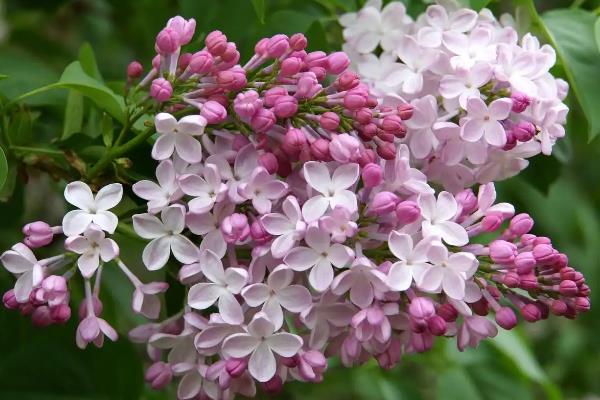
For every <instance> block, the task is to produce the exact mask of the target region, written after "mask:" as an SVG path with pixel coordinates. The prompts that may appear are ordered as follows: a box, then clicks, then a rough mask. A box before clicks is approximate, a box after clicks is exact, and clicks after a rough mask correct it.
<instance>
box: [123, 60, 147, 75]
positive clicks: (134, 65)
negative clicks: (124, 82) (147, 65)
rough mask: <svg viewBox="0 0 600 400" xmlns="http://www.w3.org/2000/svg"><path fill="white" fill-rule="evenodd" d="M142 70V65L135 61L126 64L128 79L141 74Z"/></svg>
mask: <svg viewBox="0 0 600 400" xmlns="http://www.w3.org/2000/svg"><path fill="white" fill-rule="evenodd" d="M143 72H144V67H142V64H140V63H139V62H137V61H132V62H130V63H129V65H128V66H127V77H128V78H130V79H136V78H139V77H140V76H142V73H143Z"/></svg>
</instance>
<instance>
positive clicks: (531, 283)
mask: <svg viewBox="0 0 600 400" xmlns="http://www.w3.org/2000/svg"><path fill="white" fill-rule="evenodd" d="M519 279H520V282H519V287H520V288H521V289H525V290H535V289H537V287H538V280H537V277H536V276H535V274H533V273H532V272H530V273H528V274H522V275H519Z"/></svg>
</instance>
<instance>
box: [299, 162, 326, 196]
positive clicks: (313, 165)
mask: <svg viewBox="0 0 600 400" xmlns="http://www.w3.org/2000/svg"><path fill="white" fill-rule="evenodd" d="M304 179H305V180H306V182H307V183H308V184H309V185H310V186H311V187H312V188H313V189H315V190H316V191H318V192H320V193H323V194H326V193H328V191H329V190H330V189H331V186H332V185H331V177H330V176H329V169H327V164H325V163H322V162H318V161H309V162H307V163H306V164H304Z"/></svg>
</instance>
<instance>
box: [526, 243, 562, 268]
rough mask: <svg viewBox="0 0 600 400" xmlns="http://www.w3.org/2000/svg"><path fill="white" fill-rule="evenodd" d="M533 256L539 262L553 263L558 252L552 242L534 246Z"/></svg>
mask: <svg viewBox="0 0 600 400" xmlns="http://www.w3.org/2000/svg"><path fill="white" fill-rule="evenodd" d="M532 253H533V257H535V260H536V261H537V262H538V263H542V264H551V263H552V262H553V261H554V260H555V259H556V255H557V252H556V250H554V248H553V247H552V245H550V244H538V245H536V246H535V247H534V248H533V252H532Z"/></svg>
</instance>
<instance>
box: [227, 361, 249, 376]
mask: <svg viewBox="0 0 600 400" xmlns="http://www.w3.org/2000/svg"><path fill="white" fill-rule="evenodd" d="M246 369H248V360H246V359H245V358H230V359H229V360H227V361H225V371H227V373H228V374H229V375H230V376H231V377H232V378H239V377H240V376H242V374H243V373H244V372H246Z"/></svg>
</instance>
